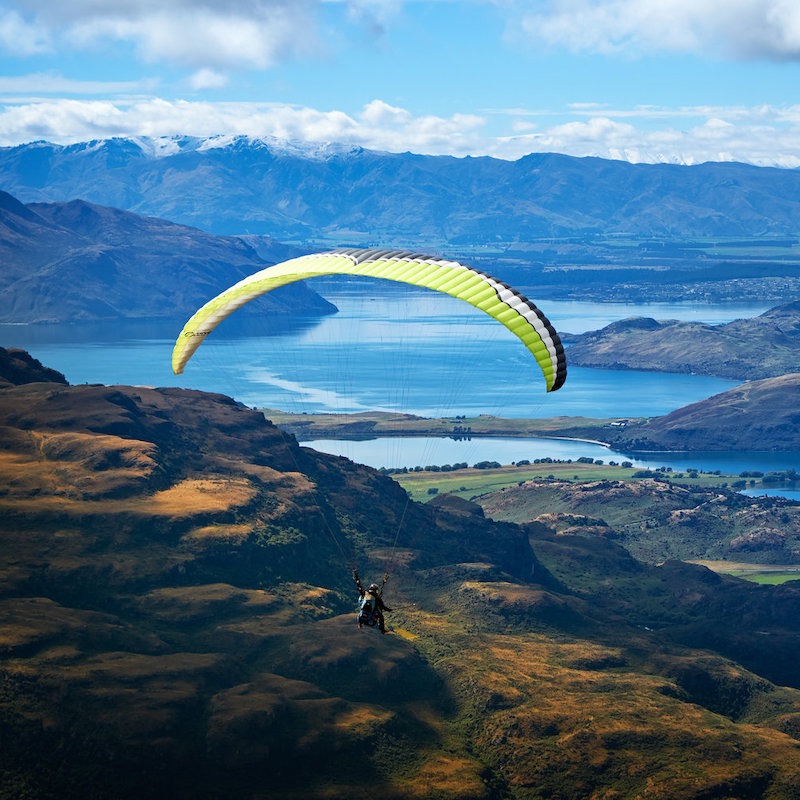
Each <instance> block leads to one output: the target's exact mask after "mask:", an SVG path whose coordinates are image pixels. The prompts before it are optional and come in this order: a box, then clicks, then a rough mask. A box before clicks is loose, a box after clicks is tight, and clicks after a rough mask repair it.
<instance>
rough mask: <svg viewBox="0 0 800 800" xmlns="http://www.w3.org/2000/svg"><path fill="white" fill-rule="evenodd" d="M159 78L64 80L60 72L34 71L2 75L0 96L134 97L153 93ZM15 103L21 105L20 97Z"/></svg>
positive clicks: (0, 78) (0, 77)
mask: <svg viewBox="0 0 800 800" xmlns="http://www.w3.org/2000/svg"><path fill="white" fill-rule="evenodd" d="M157 84H158V81H157V80H156V79H149V78H145V79H142V80H138V81H100V80H98V81H84V80H74V79H72V78H65V77H63V76H62V75H59V74H58V73H57V72H34V73H31V74H29V75H14V76H4V75H0V93H3V94H6V93H8V94H16V95H21V94H26V95H29V96H30V95H34V96H41V95H46V94H84V95H86V94H106V95H108V94H133V93H137V92H139V93H145V92H147V93H150V92H152V91H153V90H154V89H155V88H156V86H157ZM14 102H15V103H19V102H20V100H19V98H17V99H16V100H15V101H14Z"/></svg>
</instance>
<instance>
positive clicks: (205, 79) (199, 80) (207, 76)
mask: <svg viewBox="0 0 800 800" xmlns="http://www.w3.org/2000/svg"><path fill="white" fill-rule="evenodd" d="M227 84H228V77H227V75H223V74H222V73H220V72H215V71H214V70H213V69H199V70H197V72H195V73H194V74H193V75H192V76H191V78H189V86H190V87H191V88H192V90H193V91H200V90H202V89H221V88H222V87H223V86H227Z"/></svg>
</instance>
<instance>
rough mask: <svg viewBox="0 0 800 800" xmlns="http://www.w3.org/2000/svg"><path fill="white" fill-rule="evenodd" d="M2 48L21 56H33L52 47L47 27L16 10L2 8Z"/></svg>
mask: <svg viewBox="0 0 800 800" xmlns="http://www.w3.org/2000/svg"><path fill="white" fill-rule="evenodd" d="M0 49H2V50H6V51H8V52H10V53H14V54H16V55H21V56H31V55H36V54H38V53H44V52H47V51H48V50H49V49H50V37H49V36H48V33H47V31H46V29H45V28H43V27H41V26H39V25H37V24H36V23H35V22H27V21H26V20H25V19H23V17H22V16H21V15H20V14H19V13H18V12H16V11H14V10H11V11H7V10H5V9H2V8H0Z"/></svg>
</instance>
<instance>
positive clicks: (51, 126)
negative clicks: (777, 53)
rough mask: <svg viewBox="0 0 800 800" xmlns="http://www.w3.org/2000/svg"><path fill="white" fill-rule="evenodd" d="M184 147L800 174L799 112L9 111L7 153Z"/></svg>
mask: <svg viewBox="0 0 800 800" xmlns="http://www.w3.org/2000/svg"><path fill="white" fill-rule="evenodd" d="M2 87H3V84H2V82H0V90H2ZM562 118H563V119H562ZM176 135H191V136H199V137H213V136H221V137H225V136H228V137H230V136H236V135H246V136H251V137H275V138H278V139H285V140H290V141H296V142H307V143H316V144H327V143H339V144H346V145H359V146H362V147H366V148H369V149H374V150H386V151H390V152H405V151H411V152H415V153H426V154H432V155H453V156H465V155H473V156H480V155H490V156H495V157H497V158H505V159H516V158H520V157H521V156H523V155H526V154H528V153H531V152H559V153H568V154H571V155H575V156H600V157H602V158H614V159H621V160H627V161H632V162H670V163H687V164H695V163H700V162H703V161H744V162H750V163H753V164H759V165H762V166H781V167H800V105H796V106H785V107H780V108H776V107H772V106H768V105H760V106H756V107H753V108H747V107H743V106H736V107H731V108H723V107H711V106H709V107H688V108H674V109H670V108H661V107H657V108H650V107H634V108H630V109H625V108H621V109H608V108H605V109H604V108H601V107H597V106H591V105H589V106H579V107H576V108H571V109H567V111H566V112H562V115H561V117H555V116H554V112H552V111H548V112H533V111H526V110H524V109H507V110H503V111H494V112H492V113H491V114H488V115H483V116H478V115H474V114H453V115H452V116H449V117H442V116H434V115H415V114H414V113H412V112H411V111H409V110H408V109H405V108H400V107H398V106H394V105H390V104H388V103H386V102H384V101H382V100H373V101H372V102H370V103H368V104H367V105H365V106H364V107H363V108H362V109H361V110H360V111H359V112H358V113H354V114H350V113H346V112H344V111H341V110H336V109H333V110H319V109H315V108H309V107H305V106H292V105H280V104H271V103H237V102H227V103H224V102H220V103H212V102H190V101H186V100H179V101H167V100H163V99H160V98H131V99H129V100H127V101H125V102H122V101H116V102H112V101H108V100H94V101H92V100H60V99H58V100H56V99H53V100H46V99H40V100H38V101H28V102H24V101H23V102H19V101H14V102H10V101H8V100H6V105H5V106H3V107H2V108H0V145H7V146H8V145H14V144H19V143H23V142H28V141H32V140H36V139H47V140H49V141H53V142H56V143H61V144H68V143H71V142H78V141H86V140H89V139H97V138H108V137H111V136H133V137H136V136H148V137H164V136H176Z"/></svg>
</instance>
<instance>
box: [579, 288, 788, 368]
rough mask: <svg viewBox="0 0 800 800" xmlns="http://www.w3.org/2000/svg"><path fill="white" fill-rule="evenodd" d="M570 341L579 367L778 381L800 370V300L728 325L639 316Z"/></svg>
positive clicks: (614, 323)
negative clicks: (657, 319)
mask: <svg viewBox="0 0 800 800" xmlns="http://www.w3.org/2000/svg"><path fill="white" fill-rule="evenodd" d="M565 340H566V341H567V342H568V343H569V345H570V347H569V361H570V364H574V365H575V366H577V367H596V368H600V369H639V370H655V371H658V372H677V373H696V374H699V375H715V376H717V377H720V378H734V379H736V378H738V379H741V380H755V379H758V378H774V377H775V376H777V375H784V374H786V373H787V372H796V371H797V369H798V366H800V301H795V302H792V303H787V304H785V305H781V306H778V307H777V308H773V309H770V310H769V311H767V312H765V313H764V314H761V315H760V316H758V317H754V318H752V319H739V320H735V321H733V322H729V323H727V324H725V325H706V324H703V323H699V322H679V321H677V320H667V321H662V322H658V321H656V320H654V319H650V318H647V317H635V318H631V319H625V320H622V321H620V322H613V323H611V325H607V326H606V327H605V328H602V329H601V330H599V331H591V332H589V333H584V334H581V335H578V336H568V337H565Z"/></svg>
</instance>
